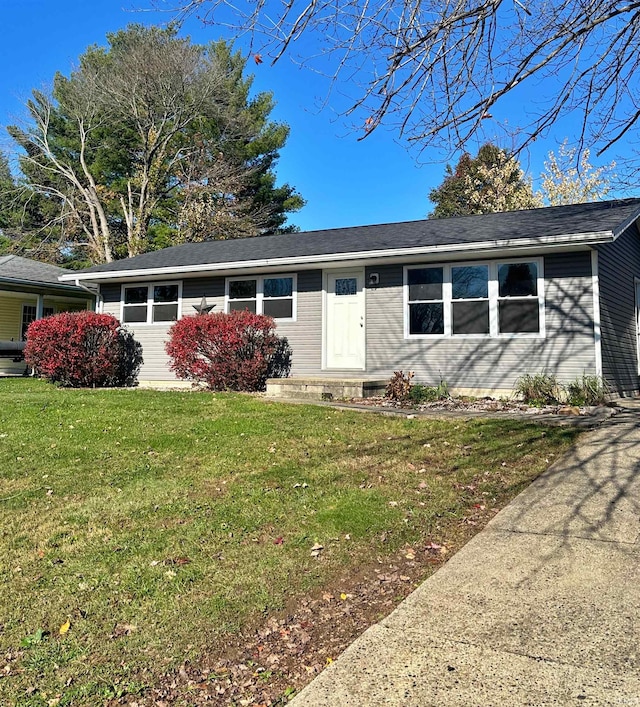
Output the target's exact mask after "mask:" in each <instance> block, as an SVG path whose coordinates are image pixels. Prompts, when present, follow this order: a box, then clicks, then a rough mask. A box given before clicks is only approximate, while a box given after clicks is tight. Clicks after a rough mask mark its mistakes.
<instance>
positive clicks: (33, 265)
mask: <svg viewBox="0 0 640 707" xmlns="http://www.w3.org/2000/svg"><path fill="white" fill-rule="evenodd" d="M68 272H69V271H68V270H65V269H64V268H59V267H58V266H57V265H49V264H48V263H39V262H38V261H37V260H29V259H28V258H21V257H20V256H19V255H2V256H0V278H2V279H7V280H22V281H29V282H33V283H34V284H48V285H60V282H59V280H58V278H59V277H60V275H64V274H65V273H68Z"/></svg>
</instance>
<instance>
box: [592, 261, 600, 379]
mask: <svg viewBox="0 0 640 707" xmlns="http://www.w3.org/2000/svg"><path fill="white" fill-rule="evenodd" d="M591 289H592V292H593V343H594V346H595V364H596V365H595V368H596V376H598V377H600V378H602V332H601V326H600V276H599V273H598V251H597V250H595V249H594V250H592V251H591Z"/></svg>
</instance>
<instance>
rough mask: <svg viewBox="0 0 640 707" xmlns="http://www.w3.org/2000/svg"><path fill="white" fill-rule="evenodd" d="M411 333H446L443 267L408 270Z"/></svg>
mask: <svg viewBox="0 0 640 707" xmlns="http://www.w3.org/2000/svg"><path fill="white" fill-rule="evenodd" d="M408 284H409V333H410V334H444V299H443V289H442V285H443V269H442V268H413V269H411V270H409V271H408Z"/></svg>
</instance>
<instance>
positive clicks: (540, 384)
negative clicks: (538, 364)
mask: <svg viewBox="0 0 640 707" xmlns="http://www.w3.org/2000/svg"><path fill="white" fill-rule="evenodd" d="M514 392H515V394H516V395H517V396H518V397H520V398H521V399H522V400H523V401H524V402H525V403H527V404H528V405H534V406H537V407H543V406H545V405H557V404H558V403H560V402H561V400H562V398H563V390H562V386H561V385H560V383H559V382H558V379H557V377H556V376H555V375H553V374H551V373H544V372H542V373H533V374H531V373H525V374H524V375H522V376H520V378H518V380H517V381H516V385H515V388H514Z"/></svg>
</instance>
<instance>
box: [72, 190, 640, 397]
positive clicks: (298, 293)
mask: <svg viewBox="0 0 640 707" xmlns="http://www.w3.org/2000/svg"><path fill="white" fill-rule="evenodd" d="M639 216H640V199H625V200H617V201H607V202H600V203H590V204H578V205H571V206H557V207H550V208H541V209H532V210H528V211H514V212H508V213H498V214H486V215H480V216H466V217H459V218H450V219H442V220H422V221H410V222H406V223H391V224H383V225H374V226H361V227H355V228H338V229H330V230H325V231H312V232H306V233H294V234H287V235H277V236H267V237H257V238H249V239H243V240H230V241H210V242H205V243H189V244H185V245H180V246H176V247H172V248H167V249H165V250H159V251H155V252H150V253H145V254H143V255H139V256H137V257H135V258H130V259H128V260H120V261H117V262H114V263H109V264H105V265H98V266H96V267H93V268H90V269H88V270H84V271H80V272H77V273H68V274H65V275H62V277H61V278H60V280H61V281H63V282H74V283H75V284H80V283H91V284H97V285H99V291H100V295H99V307H100V308H101V309H102V311H104V312H109V313H112V314H114V315H115V316H117V317H118V318H119V319H120V320H121V321H122V322H123V323H124V324H126V325H127V326H128V327H129V328H131V329H132V330H133V332H134V335H135V337H136V338H137V339H138V340H139V341H140V342H141V344H142V346H143V350H144V366H143V369H142V372H141V375H140V378H141V380H149V381H169V380H173V379H174V377H173V374H172V372H171V371H170V369H169V361H168V359H167V355H166V354H165V341H166V340H167V331H168V329H169V327H170V325H171V322H172V321H174V320H175V319H178V318H180V317H184V316H191V315H195V314H196V306H198V305H199V304H200V302H201V300H202V298H203V297H206V303H207V305H215V309H214V311H216V312H220V311H222V312H228V311H231V310H234V309H241V308H248V309H250V310H252V311H254V312H258V313H264V314H268V315H270V316H272V317H274V319H275V321H276V322H277V328H278V332H279V333H280V334H283V335H285V336H287V337H288V339H289V343H290V345H291V347H292V350H293V367H292V371H291V374H292V376H293V377H301V378H307V379H308V378H323V379H327V378H334V379H336V378H337V379H360V380H371V379H377V380H379V381H380V380H386V379H388V378H389V377H390V376H391V375H392V374H393V372H394V371H396V370H400V369H402V370H404V371H405V372H406V371H414V372H415V378H414V381H416V382H421V383H424V384H431V385H433V384H437V383H438V382H439V381H440V380H441V379H442V380H444V381H446V382H447V383H448V385H449V387H450V388H451V389H453V390H457V391H469V392H470V391H475V392H480V391H482V392H491V393H493V394H508V393H509V392H510V391H511V390H512V388H513V386H514V383H515V382H516V380H517V378H518V377H519V376H521V375H522V374H524V373H537V372H541V371H545V372H548V373H554V374H556V375H557V376H558V378H559V379H560V380H561V381H562V382H568V381H570V380H573V379H575V378H577V377H580V376H582V375H583V373H585V374H596V375H601V376H603V377H604V378H605V379H606V381H607V383H608V384H609V386H610V387H611V389H612V391H614V392H617V393H619V394H625V395H629V394H633V393H636V392H637V391H638V380H639V379H638V327H637V319H638V305H639V298H640V286H639V283H640V234H639V232H638V225H637V221H638V218H639Z"/></svg>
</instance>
